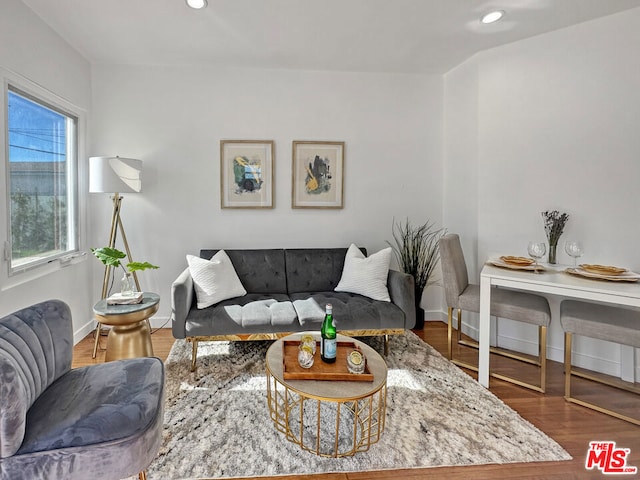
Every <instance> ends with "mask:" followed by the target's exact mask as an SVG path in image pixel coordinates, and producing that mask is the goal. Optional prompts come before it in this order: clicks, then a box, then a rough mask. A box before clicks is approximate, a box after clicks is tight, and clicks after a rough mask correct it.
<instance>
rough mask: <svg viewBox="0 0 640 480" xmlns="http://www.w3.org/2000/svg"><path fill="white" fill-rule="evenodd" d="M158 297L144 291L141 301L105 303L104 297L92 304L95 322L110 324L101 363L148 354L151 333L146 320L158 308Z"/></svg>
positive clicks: (151, 353)
mask: <svg viewBox="0 0 640 480" xmlns="http://www.w3.org/2000/svg"><path fill="white" fill-rule="evenodd" d="M159 303H160V296H159V295H157V294H155V293H151V292H144V295H143V297H142V302H140V303H135V304H132V305H108V304H107V300H106V299H102V300H100V301H99V302H98V303H96V304H95V305H94V306H93V313H94V315H95V317H96V320H98V322H100V323H102V324H104V325H110V326H111V329H110V330H109V335H108V336H107V351H106V353H105V359H104V360H105V362H110V361H112V360H120V359H122V358H136V357H152V356H153V346H152V345H151V332H150V331H149V323H148V322H147V319H148V318H149V317H150V316H152V315H153V314H154V313H156V312H157V311H158V304H159Z"/></svg>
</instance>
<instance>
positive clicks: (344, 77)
mask: <svg viewBox="0 0 640 480" xmlns="http://www.w3.org/2000/svg"><path fill="white" fill-rule="evenodd" d="M92 84H93V100H92V105H93V116H92V132H93V135H92V144H91V148H90V155H120V156H130V157H134V158H139V159H141V160H143V161H144V179H143V193H142V194H140V195H137V194H130V195H127V196H126V198H125V200H124V203H123V212H122V215H123V221H124V226H125V230H126V233H127V239H128V241H129V244H130V246H131V249H132V255H133V256H134V258H135V259H136V260H148V261H150V262H152V263H155V264H157V265H160V267H161V268H160V269H159V270H156V271H146V272H142V274H141V282H142V283H143V288H144V289H149V290H153V291H156V292H158V293H159V294H160V295H161V298H162V300H161V306H160V310H159V313H158V315H157V316H156V318H155V319H154V323H155V324H157V323H158V321H159V320H161V319H166V318H168V316H169V314H170V297H169V294H170V287H171V283H172V281H173V280H174V279H175V278H176V277H177V276H178V274H179V273H180V272H181V271H182V270H183V269H184V268H185V267H186V260H185V255H186V254H188V253H191V254H197V253H198V251H199V249H200V248H203V247H204V248H207V247H208V248H215V247H219V248H263V247H267V248H276V247H332V246H348V245H349V244H350V243H351V242H354V243H356V244H358V245H362V246H365V247H367V248H368V249H369V251H370V252H375V251H377V250H379V249H381V248H384V247H385V246H386V244H385V240H390V239H391V225H392V219H393V217H395V218H396V219H399V220H403V219H404V218H406V217H409V218H410V219H411V220H413V221H415V222H424V221H426V220H432V221H434V222H436V223H437V224H441V223H442V218H441V216H442V158H441V157H442V154H441V146H442V102H443V91H442V77H441V76H421V75H382V74H380V75H376V74H358V73H328V72H310V71H284V70H251V69H216V68H213V67H211V68H207V67H183V68H165V67H133V66H114V65H98V66H94V68H93V78H92ZM221 139H233V140H238V139H253V140H274V141H275V171H276V172H275V208H274V209H272V210H237V209H224V210H223V209H221V208H220V184H219V182H220V180H219V168H220V167H219V148H220V140H221ZM293 140H335V141H344V142H345V185H344V209H342V210H310V209H304V210H299V209H297V210H293V209H292V208H291V148H292V146H291V142H292V141H293ZM90 201H91V211H92V215H91V232H92V235H91V241H92V242H93V244H92V246H100V245H103V244H105V243H106V242H107V239H108V223H109V215H110V204H109V200H108V199H107V198H106V197H104V196H101V195H91V199H90ZM100 281H101V280H100V279H99V278H98V276H96V277H95V278H94V285H95V288H98V287H97V285H99V283H100ZM429 301H430V297H429V295H428V294H427V295H426V296H425V308H426V309H427V311H429V310H431V309H433V310H435V311H436V312H435V314H436V315H438V316H439V312H440V309H441V306H440V298H439V295H435V304H427V302H429Z"/></svg>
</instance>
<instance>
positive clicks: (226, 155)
mask: <svg viewBox="0 0 640 480" xmlns="http://www.w3.org/2000/svg"><path fill="white" fill-rule="evenodd" d="M273 163H274V145H273V140H220V206H221V207H222V208H273V179H274V177H273Z"/></svg>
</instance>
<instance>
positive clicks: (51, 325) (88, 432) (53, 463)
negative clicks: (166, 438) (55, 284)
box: [0, 300, 164, 480]
mask: <svg viewBox="0 0 640 480" xmlns="http://www.w3.org/2000/svg"><path fill="white" fill-rule="evenodd" d="M72 338H73V335H72V324H71V313H70V311H69V307H68V306H67V305H66V304H65V303H63V302H61V301H58V300H50V301H46V302H42V303H38V304H36V305H33V306H30V307H28V308H25V309H22V310H20V311H18V312H15V313H13V314H10V315H7V316H5V317H4V318H2V319H0V479H1V480H19V479H29V480H37V479H65V480H74V479H83V480H84V479H87V478H100V479H103V480H107V479H112V480H118V479H122V478H126V477H128V476H131V475H135V474H138V473H139V475H140V478H145V476H146V474H145V473H144V470H145V469H146V468H147V466H148V465H149V464H150V463H151V461H152V460H153V459H154V458H155V456H156V454H157V453H158V450H159V449H160V444H161V441H162V422H163V394H164V366H163V364H162V361H161V360H160V359H158V358H136V359H129V360H120V361H115V362H109V363H104V364H98V365H90V366H87V367H82V368H76V369H73V370H72V369H71V357H72V353H73V341H72Z"/></svg>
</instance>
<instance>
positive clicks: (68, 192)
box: [5, 85, 78, 273]
mask: <svg viewBox="0 0 640 480" xmlns="http://www.w3.org/2000/svg"><path fill="white" fill-rule="evenodd" d="M5 104H6V105H7V116H6V119H7V123H6V125H7V135H6V138H7V170H6V171H7V174H8V188H7V191H8V194H9V198H7V206H8V209H9V212H8V215H9V219H10V220H9V235H8V236H9V242H8V243H9V244H8V245H5V248H6V252H5V255H6V258H7V259H8V260H10V268H9V273H15V272H16V271H21V270H25V269H28V268H31V267H33V266H36V265H40V264H43V263H47V262H49V261H51V260H53V259H56V258H60V257H62V256H64V255H68V254H70V253H73V252H77V250H78V232H77V224H78V222H77V162H78V160H77V159H78V155H77V150H78V149H77V141H76V139H77V124H78V120H77V117H74V116H73V115H70V114H69V113H67V112H65V111H63V110H62V109H60V108H57V107H55V106H53V105H51V104H49V103H47V102H44V101H42V100H40V99H38V98H35V97H34V96H32V95H30V94H27V93H25V92H23V91H21V90H19V89H18V88H15V87H14V86H12V85H8V88H7V90H6V103H5Z"/></svg>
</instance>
